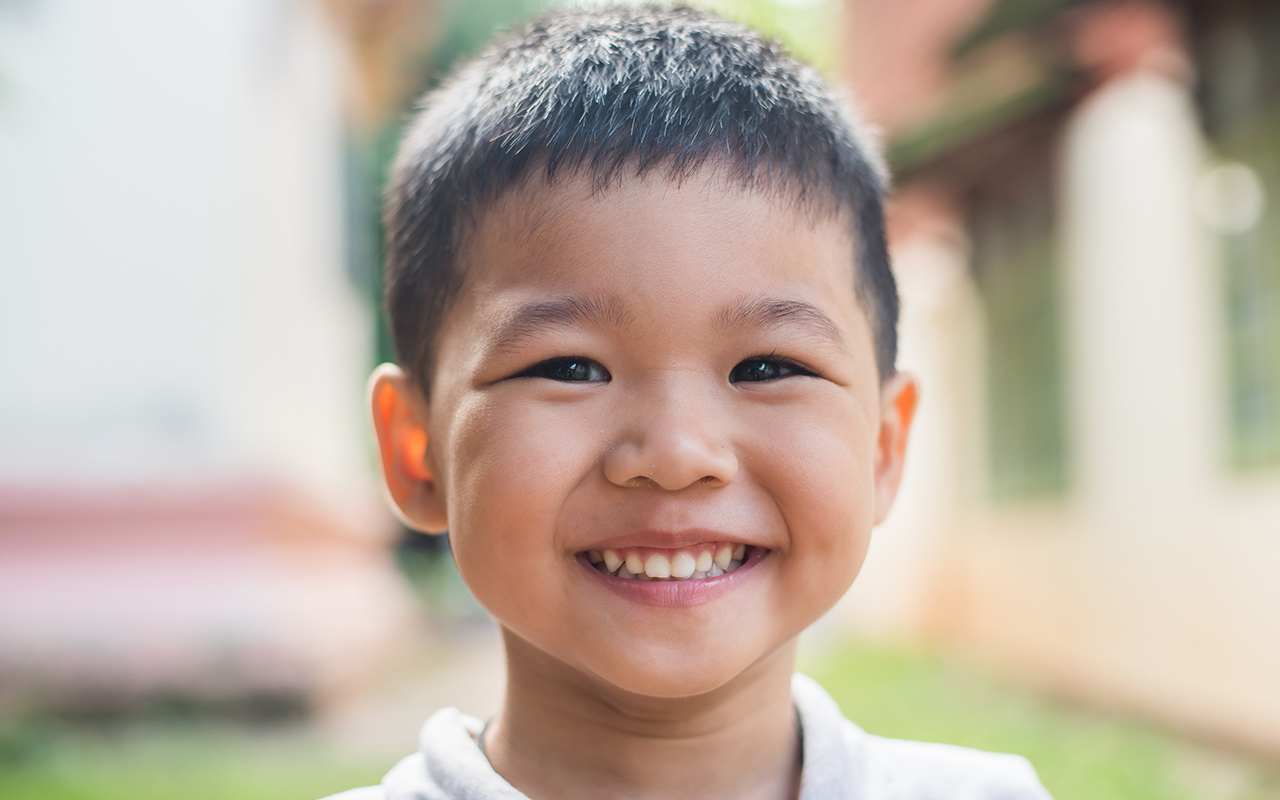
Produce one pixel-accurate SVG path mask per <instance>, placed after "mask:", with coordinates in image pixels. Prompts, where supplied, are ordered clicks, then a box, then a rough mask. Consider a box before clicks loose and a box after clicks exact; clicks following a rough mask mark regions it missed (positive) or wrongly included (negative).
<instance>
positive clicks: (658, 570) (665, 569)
mask: <svg viewBox="0 0 1280 800" xmlns="http://www.w3.org/2000/svg"><path fill="white" fill-rule="evenodd" d="M628 560H629V559H628ZM644 574H645V575H648V576H649V577H650V578H670V577H671V562H670V561H668V560H667V557H666V556H664V555H663V554H662V553H654V554H653V555H651V556H649V558H648V559H646V560H645V562H644Z"/></svg>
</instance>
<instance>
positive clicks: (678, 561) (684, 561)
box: [671, 550, 698, 578]
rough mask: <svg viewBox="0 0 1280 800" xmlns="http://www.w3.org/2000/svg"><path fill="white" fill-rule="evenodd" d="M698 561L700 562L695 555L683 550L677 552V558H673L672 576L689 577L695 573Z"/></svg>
mask: <svg viewBox="0 0 1280 800" xmlns="http://www.w3.org/2000/svg"><path fill="white" fill-rule="evenodd" d="M697 563H698V562H696V561H694V559H693V556H691V555H689V554H688V553H686V552H684V551H683V550H681V551H680V552H679V553H676V556H675V558H673V559H671V577H673V578H687V577H689V576H690V575H692V574H693V572H694V569H695V568H696V567H697Z"/></svg>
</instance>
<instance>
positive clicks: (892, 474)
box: [875, 372, 920, 525]
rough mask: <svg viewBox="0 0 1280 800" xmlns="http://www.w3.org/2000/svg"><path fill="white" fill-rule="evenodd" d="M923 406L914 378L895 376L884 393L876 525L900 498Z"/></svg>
mask: <svg viewBox="0 0 1280 800" xmlns="http://www.w3.org/2000/svg"><path fill="white" fill-rule="evenodd" d="M919 402H920V385H919V383H917V382H916V379H915V377H914V376H913V375H911V374H910V373H906V372H898V373H895V374H894V375H893V376H892V377H890V378H889V379H888V380H886V381H885V382H884V385H883V386H882V387H881V389H880V434H879V440H878V441H877V443H876V515H875V520H876V524H877V525H878V524H880V523H881V522H883V521H884V518H885V517H886V516H888V514H889V508H890V507H891V506H892V505H893V499H894V498H895V497H896V496H897V494H898V485H899V483H901V481H902V468H903V464H904V462H905V460H906V455H907V441H908V439H909V438H910V435H911V423H912V422H913V421H914V420H915V414H916V407H917V405H918V404H919Z"/></svg>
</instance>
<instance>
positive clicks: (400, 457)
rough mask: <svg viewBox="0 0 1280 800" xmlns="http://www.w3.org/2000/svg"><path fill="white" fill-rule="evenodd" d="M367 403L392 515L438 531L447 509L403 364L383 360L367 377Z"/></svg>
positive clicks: (423, 418) (421, 411) (417, 398)
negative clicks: (393, 512) (388, 362)
mask: <svg viewBox="0 0 1280 800" xmlns="http://www.w3.org/2000/svg"><path fill="white" fill-rule="evenodd" d="M369 406H370V410H371V411H372V412H373V428H374V432H375V433H376V435H377V439H378V455H379V461H380V463H381V465H382V475H383V478H384V480H385V482H386V487H387V493H388V494H389V495H390V498H391V501H392V507H393V509H394V510H395V511H396V512H397V516H399V517H400V519H401V521H403V522H404V523H405V524H406V525H408V526H409V527H411V528H414V529H417V530H420V531H425V532H427V533H441V532H443V531H444V530H445V529H446V528H447V526H448V523H447V515H446V514H445V504H444V498H443V494H442V492H441V490H440V485H439V481H438V479H437V476H436V474H435V470H434V467H433V465H432V463H431V453H430V449H429V448H428V443H429V441H430V430H429V427H428V420H427V417H428V415H427V407H426V402H425V401H424V400H423V398H422V393H421V392H420V391H419V390H418V387H417V385H416V384H414V383H413V381H412V380H411V379H410V378H409V376H407V375H406V374H405V373H404V371H403V370H402V369H400V368H399V367H397V366H395V365H394V364H382V365H381V366H379V367H378V368H377V369H375V370H374V371H373V375H371V376H370V377H369Z"/></svg>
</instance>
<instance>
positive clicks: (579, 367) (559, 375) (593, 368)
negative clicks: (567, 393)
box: [512, 356, 612, 383]
mask: <svg viewBox="0 0 1280 800" xmlns="http://www.w3.org/2000/svg"><path fill="white" fill-rule="evenodd" d="M512 377H516V378H546V379H547V380H552V381H563V382H565V383H582V382H599V381H608V380H609V379H610V378H611V377H612V376H611V375H610V374H609V371H608V370H607V369H605V368H604V367H602V366H600V364H599V363H598V362H595V361H592V360H591V359H589V358H581V357H579V356H569V357H567V358H549V359H547V360H546V361H539V362H538V363H537V364H534V365H533V366H532V367H529V368H528V369H526V370H524V371H523V372H519V373H517V374H516V375H514V376H512Z"/></svg>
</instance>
